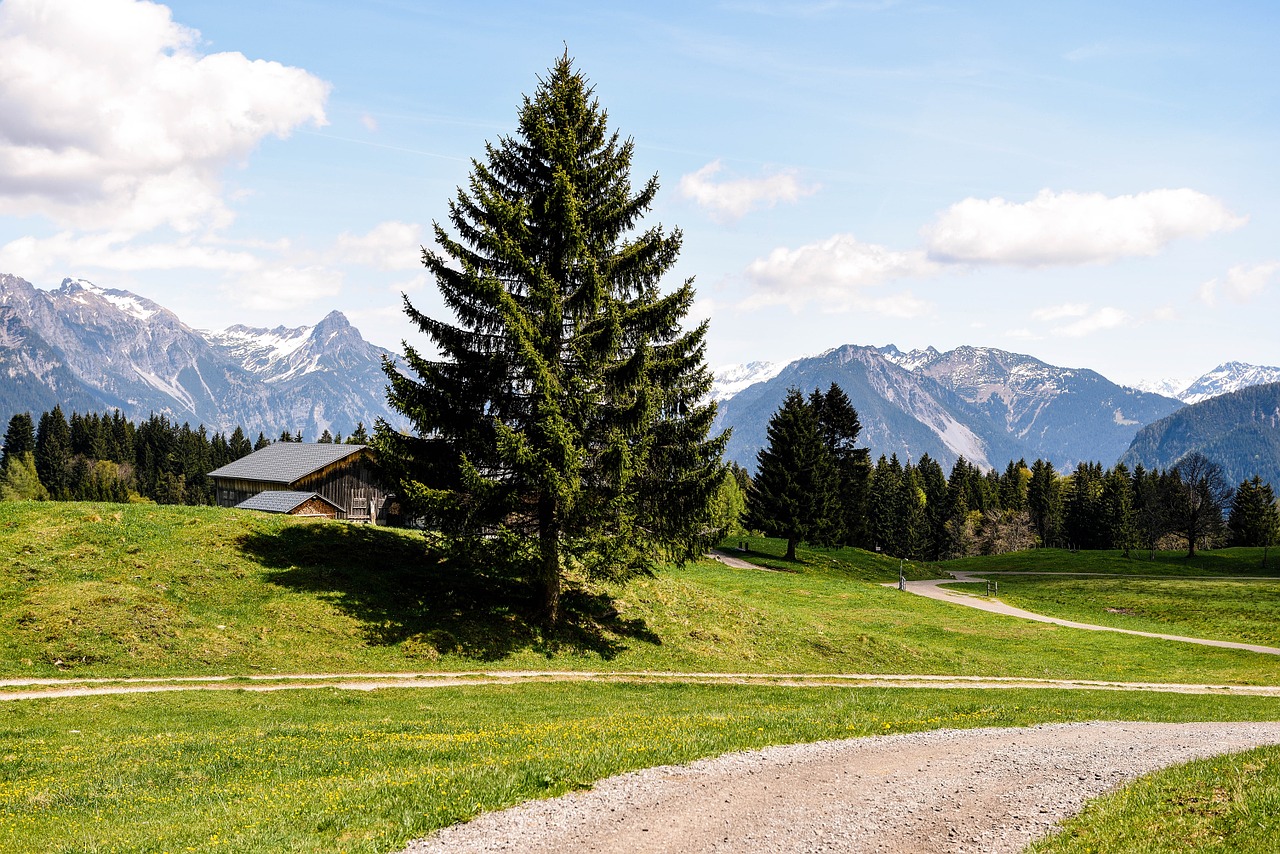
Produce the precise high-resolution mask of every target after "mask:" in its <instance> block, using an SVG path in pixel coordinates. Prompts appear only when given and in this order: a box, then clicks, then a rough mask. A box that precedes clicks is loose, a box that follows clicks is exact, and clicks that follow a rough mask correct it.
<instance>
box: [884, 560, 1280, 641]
mask: <svg viewBox="0 0 1280 854" xmlns="http://www.w3.org/2000/svg"><path fill="white" fill-rule="evenodd" d="M951 574H952V576H953V577H952V578H941V579H939V578H933V579H929V580H927V581H907V582H905V584H904V588H905V589H906V591H907V592H908V593H914V594H916V595H917V596H927V597H928V598H930V599H937V600H939V601H942V602H951V603H952V604H955V605H964V606H965V607H966V608H977V609H978V610H980V611H988V612H990V613H992V614H1002V615H1004V616H1006V617H1019V618H1021V619H1024V620H1035V621H1036V622H1038V623H1053V624H1054V625H1058V626H1066V627H1067V628H1071V629H1086V630H1088V631H1091V632H1119V633H1120V634H1124V635H1138V636H1140V637H1144V638H1159V639H1161V640H1171V641H1181V642H1183V643H1198V644H1201V645H1202V646H1217V647H1223V648H1225V649H1243V650H1247V651H1249V652H1261V653H1264V654H1266V655H1280V648H1277V647H1274V646H1263V645H1261V644H1256V643H1238V642H1236V641H1221V640H1211V639H1209V638H1189V637H1183V636H1182V635H1166V634H1161V633H1159V632H1140V631H1137V630H1135V629H1119V628H1116V627H1114V626H1095V625H1093V624H1092V623H1077V622H1075V621H1074V620H1063V619H1059V618H1058V617H1049V616H1046V615H1044V614H1037V613H1034V612H1032V611H1024V610H1023V609H1021V608H1015V607H1013V606H1012V605H1006V604H1005V603H1003V602H1001V601H999V600H998V599H987V598H985V597H982V596H975V595H973V594H971V593H962V592H961V591H959V590H948V589H946V588H945V587H943V586H942V585H945V584H957V583H961V582H966V581H967V582H976V583H981V582H983V581H985V580H986V579H987V576H995V575H1004V574H1006V573H997V572H984V573H981V574H974V573H971V572H952V573H951ZM1007 574H1011V575H1021V574H1022V573H1007ZM1035 574H1036V575H1057V574H1059V573H1049V572H1037V573H1035ZM1061 574H1062V575H1063V576H1075V575H1077V573H1061ZM1108 577H1109V578H1114V577H1115V576H1108ZM1134 577H1135V578H1136V577H1142V578H1147V577H1148V576H1134ZM885 586H886V587H897V586H898V585H897V584H896V583H891V584H886V585H885Z"/></svg>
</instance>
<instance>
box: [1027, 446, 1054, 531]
mask: <svg viewBox="0 0 1280 854" xmlns="http://www.w3.org/2000/svg"><path fill="white" fill-rule="evenodd" d="M1027 512H1028V513H1029V514H1030V516H1031V527H1032V528H1033V529H1034V530H1035V533H1036V537H1038V538H1039V540H1040V545H1042V546H1047V545H1050V544H1051V543H1054V542H1056V541H1057V539H1058V536H1059V534H1060V532H1061V526H1062V485H1061V483H1060V482H1059V480H1058V473H1057V471H1055V470H1054V468H1053V463H1051V462H1046V461H1044V460H1039V459H1038V460H1036V461H1035V462H1034V463H1032V464H1031V479H1030V480H1029V481H1027Z"/></svg>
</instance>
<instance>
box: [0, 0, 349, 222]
mask: <svg viewBox="0 0 1280 854" xmlns="http://www.w3.org/2000/svg"><path fill="white" fill-rule="evenodd" d="M198 35H199V34H198V33H196V32H195V31H194V30H191V29H188V28H186V27H183V26H181V25H180V24H177V23H175V22H174V21H173V19H172V17H171V14H170V11H169V9H168V8H166V7H165V6H161V5H158V4H154V3H148V2H135V0H58V2H42V0H5V2H3V3H0V116H3V121H0V175H3V176H4V181H3V183H0V214H16V215H29V214H32V213H36V214H42V215H44V216H48V217H50V218H52V219H54V220H55V221H56V222H58V223H60V224H63V225H66V226H72V227H76V228H81V229H89V230H93V229H114V230H130V231H135V232H140V231H147V230H150V229H153V228H156V227H159V226H162V225H167V226H170V227H173V228H175V229H177V230H179V231H193V230H196V229H198V228H202V227H208V226H211V225H212V226H216V225H220V224H225V223H226V222H227V221H228V220H229V219H230V212H229V210H228V209H227V207H226V205H225V204H224V201H223V198H222V188H221V182H220V176H221V173H222V171H223V170H224V169H225V168H226V167H227V166H228V165H230V164H233V163H236V162H238V161H241V160H243V158H244V157H246V156H247V155H248V154H249V153H250V152H251V151H252V150H253V149H254V148H255V147H256V146H257V145H258V144H259V143H260V142H261V141H262V140H263V139H264V138H266V137H268V136H272V135H274V136H278V137H284V136H287V135H288V134H289V133H290V132H291V131H292V130H293V129H294V128H296V127H298V126H299V125H301V124H304V123H307V122H310V123H313V124H317V125H322V124H324V123H325V115H324V102H325V99H326V97H327V95H328V91H329V85H328V84H327V83H325V82H323V81H321V80H320V79H318V78H316V77H314V76H312V75H310V74H308V73H307V72H306V71H303V70H302V69H299V68H290V67H286V66H284V65H281V64H280V63H277V62H266V61H262V60H252V61H251V60H249V59H247V58H245V57H244V56H243V55H242V54H239V53H216V54H209V55H201V54H200V53H198V52H197V51H196V49H195V45H196V44H197V42H198Z"/></svg>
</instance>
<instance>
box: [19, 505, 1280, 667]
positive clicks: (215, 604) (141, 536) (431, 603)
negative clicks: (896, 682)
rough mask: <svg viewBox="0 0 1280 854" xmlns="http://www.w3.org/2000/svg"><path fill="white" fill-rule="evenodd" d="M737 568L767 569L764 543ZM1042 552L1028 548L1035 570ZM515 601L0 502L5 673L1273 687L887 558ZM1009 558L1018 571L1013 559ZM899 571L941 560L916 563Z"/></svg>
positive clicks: (252, 539) (1254, 661) (712, 573)
mask: <svg viewBox="0 0 1280 854" xmlns="http://www.w3.org/2000/svg"><path fill="white" fill-rule="evenodd" d="M748 545H749V548H748V551H747V552H745V553H744V554H745V556H746V557H747V558H748V559H751V560H759V561H760V562H761V563H762V564H765V565H776V564H778V562H779V560H780V556H781V553H782V544H781V543H780V542H778V541H765V540H761V539H756V540H750V541H748ZM1040 554H1041V553H1037V557H1038V556H1039V555H1040ZM800 557H801V561H800V562H799V563H798V564H794V565H790V566H787V567H786V569H787V570H788V571H785V572H763V571H757V570H743V569H731V568H729V567H726V566H723V565H721V564H719V563H716V562H714V561H700V562H697V563H693V564H689V565H687V566H685V567H683V568H668V569H665V570H662V571H660V572H658V573H657V574H656V575H654V576H652V577H647V578H641V579H637V580H636V581H634V582H632V583H631V584H629V585H627V586H625V587H617V586H612V585H607V584H593V583H588V582H586V581H580V583H578V584H577V585H575V586H574V587H572V589H570V590H569V591H568V593H567V594H566V597H565V602H566V611H567V619H566V620H565V624H564V625H563V626H562V628H561V629H560V630H559V631H558V632H555V633H549V634H548V633H543V632H542V631H540V630H539V629H538V628H537V627H536V626H534V625H531V624H530V623H529V622H528V621H527V620H526V619H525V617H524V614H526V613H530V612H531V611H532V608H531V606H530V602H531V597H532V592H531V591H529V590H528V589H527V588H525V587H523V586H522V585H521V584H520V583H519V582H517V581H514V580H512V579H510V578H506V577H504V576H502V575H500V574H497V573H493V572H485V571H465V570H463V569H460V568H457V567H453V566H450V565H448V564H446V563H442V562H440V561H439V560H438V559H436V558H434V557H433V556H432V555H431V554H430V553H429V552H428V551H427V549H426V547H425V544H424V541H423V539H422V537H421V536H420V535H417V534H414V533H412V532H405V531H396V530H391V529H385V528H370V527H362V526H354V525H346V524H336V523H317V522H305V521H304V522H300V521H297V520H292V519H288V518H285V517H278V516H277V517H270V516H265V515H258V514H251V513H243V512H229V511H226V510H221V509H218V508H199V507H195V508H191V507H154V506H136V505H112V504H76V503H65V504H64V503H55V504H37V503H22V502H6V503H0V561H2V562H3V563H2V564H0V565H3V566H4V567H6V570H5V571H4V572H3V574H0V677H11V678H18V677H28V678H31V677H58V676H62V677H130V676H166V677H177V676H194V675H215V674H231V675H237V674H239V675H248V674H260V675H269V674H273V673H290V672H294V673H296V672H321V673H333V672H353V671H363V672H369V671H380V672H381V671H386V672H423V671H436V670H439V671H459V670H476V669H485V668H494V667H500V668H502V669H517V670H518V669H539V670H545V669H564V670H602V671H635V670H663V671H707V672H721V673H724V672H743V671H747V672H761V673H779V672H784V673H805V672H812V673H872V674H876V673H917V674H939V675H985V676H1017V677H1033V678H1062V679H1109V680H1124V681H1151V680H1154V681H1166V682H1196V683H1211V684H1224V685H1228V684H1242V685H1243V684H1274V683H1280V662H1277V661H1274V660H1271V659H1266V658H1263V657H1260V656H1257V655H1253V654H1250V653H1245V652H1240V651H1235V650H1222V649H1212V648H1207V647H1190V646H1187V645H1185V644H1173V643H1169V642H1161V641H1154V640H1148V639H1143V638H1135V637H1127V636H1123V635H1115V634H1103V633H1082V632H1078V631H1074V630H1071V629H1064V628H1060V627H1056V626H1051V625H1045V624H1039V623H1032V622H1028V621H1020V620H1010V619H1007V618H1001V617H996V616H993V615H990V614H984V613H981V612H978V611H972V610H968V609H961V608H956V607H954V606H952V605H948V604H946V603H941V602H934V601H930V600H926V599H923V598H921V597H916V596H911V595H909V594H903V593H901V592H900V591H897V590H895V589H892V588H889V587H885V586H883V583H885V582H892V581H896V580H897V577H898V570H899V562H898V561H897V560H896V559H889V558H884V557H880V556H878V555H875V554H870V553H867V552H862V551H858V550H852V549H839V550H802V551H801V552H800ZM1024 565H1025V564H1024ZM910 571H911V574H912V576H913V577H930V576H936V575H938V573H939V570H938V568H936V567H920V566H912V567H910Z"/></svg>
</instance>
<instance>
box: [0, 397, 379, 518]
mask: <svg viewBox="0 0 1280 854" xmlns="http://www.w3.org/2000/svg"><path fill="white" fill-rule="evenodd" d="M367 440H368V437H367V435H366V433H365V429H364V425H363V424H360V425H358V426H357V428H356V430H355V431H354V432H353V433H352V435H351V436H349V437H347V439H346V440H345V441H347V442H349V443H351V444H364V442H366V441H367ZM276 441H281V442H301V441H302V435H301V433H300V432H295V433H290V432H289V431H287V430H286V431H284V432H282V433H281V434H280V436H279V438H278V439H276ZM319 441H320V442H342V441H344V440H343V438H342V436H341V435H336V436H334V435H331V434H330V433H329V431H327V430H326V431H325V432H324V433H323V434H322V435H321V436H320V438H319ZM269 444H271V440H270V439H268V438H267V437H266V436H264V435H263V434H262V433H259V434H258V436H257V438H256V440H252V441H251V440H250V439H249V438H248V436H247V435H246V434H245V432H244V430H243V429H241V428H240V427H236V428H235V429H234V430H232V431H231V433H230V434H229V435H224V434H223V433H213V434H212V435H210V434H209V432H208V430H206V429H205V427H204V425H203V424H201V425H198V426H197V427H195V428H192V427H191V425H190V424H188V423H185V422H184V423H182V424H177V423H175V422H173V421H170V420H169V419H168V418H167V417H166V416H164V415H156V414H154V413H153V414H152V415H151V417H150V418H148V419H147V420H146V421H143V422H142V423H140V424H135V423H133V422H132V421H130V420H129V419H127V418H125V417H124V416H123V415H121V413H120V410H118V409H117V410H115V411H113V412H105V413H101V414H99V413H96V412H90V413H84V414H81V413H79V412H72V413H71V417H70V418H67V416H66V415H65V414H64V413H63V411H62V407H61V406H54V408H53V409H52V410H50V411H47V412H43V413H41V414H40V417H39V419H33V417H32V415H31V413H29V412H19V413H17V414H15V415H13V416H12V417H11V418H10V419H9V422H8V427H7V429H6V430H5V434H4V450H3V452H0V499H4V500H24V499H25V500H33V499H34V500H54V501H115V502H145V501H152V502H155V503H157V504H192V505H196V504H214V503H215V500H214V499H215V496H214V492H213V486H212V484H211V483H210V482H209V479H208V474H209V472H211V471H213V470H214V469H217V468H220V467H222V466H225V465H227V464H228V463H231V462H234V461H236V460H238V459H240V458H241V457H244V456H246V455H248V454H250V453H252V452H253V451H255V450H258V449H259V448H263V447H265V446H266V445H269Z"/></svg>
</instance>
